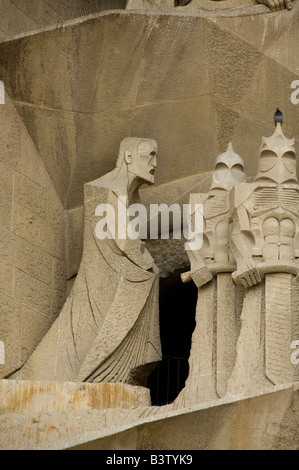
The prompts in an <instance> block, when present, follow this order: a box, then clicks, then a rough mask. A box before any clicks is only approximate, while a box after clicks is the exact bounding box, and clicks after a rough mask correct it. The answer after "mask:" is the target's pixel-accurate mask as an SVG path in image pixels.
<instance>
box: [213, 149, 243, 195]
mask: <svg viewBox="0 0 299 470" xmlns="http://www.w3.org/2000/svg"><path fill="white" fill-rule="evenodd" d="M243 181H245V173H244V162H243V159H242V158H241V157H240V155H238V154H237V153H235V152H234V150H233V147H232V144H231V143H230V144H229V145H228V148H227V151H226V152H224V153H222V154H221V155H219V156H218V157H217V159H216V166H215V170H214V172H213V176H212V185H211V188H210V190H211V189H225V190H226V191H230V190H231V189H232V188H233V187H234V186H235V185H237V184H240V183H243Z"/></svg>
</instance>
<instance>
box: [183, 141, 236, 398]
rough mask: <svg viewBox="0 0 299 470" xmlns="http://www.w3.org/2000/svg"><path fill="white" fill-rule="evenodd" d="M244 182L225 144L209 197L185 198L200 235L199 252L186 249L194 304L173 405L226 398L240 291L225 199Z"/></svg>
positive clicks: (234, 344) (192, 196) (226, 200)
mask: <svg viewBox="0 0 299 470" xmlns="http://www.w3.org/2000/svg"><path fill="white" fill-rule="evenodd" d="M244 180H245V174H244V162H243V160H242V158H241V157H240V156H239V155H237V154H236V153H235V152H234V150H233V147H232V144H231V143H230V144H229V146H228V148H227V151H226V152H225V153H223V154H221V155H219V156H218V158H217V159H216V167H215V170H214V172H213V176H212V184H211V187H210V190H209V192H208V193H206V194H199V195H191V200H192V201H194V199H198V202H199V203H201V204H202V205H203V217H204V235H203V246H202V248H201V249H200V250H198V251H192V250H190V251H189V250H188V256H189V259H190V266H191V270H190V272H189V273H186V274H183V275H182V280H183V281H184V282H187V281H189V280H190V279H191V278H192V280H193V281H194V283H195V284H196V286H197V287H198V301H197V308H196V327H195V330H194V333H193V336H192V348H191V354H190V358H189V376H188V379H187V382H186V386H185V388H184V389H183V391H182V392H181V394H180V395H179V397H178V398H177V400H176V406H178V405H179V406H186V405H190V404H192V403H199V402H204V401H209V400H213V399H216V398H218V397H221V396H224V395H225V393H226V386H227V381H228V379H229V377H230V374H231V372H232V368H233V365H234V360H235V346H236V341H237V337H238V332H239V320H238V313H237V312H238V311H239V310H240V305H239V301H238V295H239V293H238V291H239V290H240V289H238V288H236V287H235V285H234V283H233V280H232V277H231V272H232V271H233V270H234V269H235V262H234V258H233V255H232V252H231V249H230V246H229V236H230V227H231V210H230V203H229V194H230V191H231V189H232V188H233V187H234V185H236V184H240V183H242V182H243V181H244ZM191 223H192V221H191Z"/></svg>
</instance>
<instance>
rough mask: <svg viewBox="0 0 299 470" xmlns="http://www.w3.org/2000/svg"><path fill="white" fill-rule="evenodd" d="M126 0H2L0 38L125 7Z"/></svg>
mask: <svg viewBox="0 0 299 470" xmlns="http://www.w3.org/2000/svg"><path fill="white" fill-rule="evenodd" d="M126 3H127V0H68V1H67V2H62V1H61V0H30V1H28V0H1V1H0V9H1V18H0V41H1V40H6V39H8V38H11V37H13V36H15V35H17V34H22V33H30V32H32V31H36V30H38V29H41V28H47V27H49V26H55V25H57V24H59V23H62V22H63V21H66V20H69V19H72V18H78V17H80V16H83V15H89V14H91V13H97V12H99V11H102V10H112V9H118V8H119V9H121V8H125V6H126Z"/></svg>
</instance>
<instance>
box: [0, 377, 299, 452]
mask: <svg viewBox="0 0 299 470" xmlns="http://www.w3.org/2000/svg"><path fill="white" fill-rule="evenodd" d="M298 393H299V391H298V383H297V384H294V385H286V386H284V387H274V388H272V390H271V391H269V390H267V389H263V390H261V395H259V396H250V395H249V396H248V395H238V396H235V397H231V398H230V399H221V400H217V402H209V403H207V404H205V405H197V406H193V407H189V408H185V409H181V410H173V409H172V407H171V405H168V406H164V407H152V406H151V407H146V406H143V407H135V408H134V409H118V410H117V411H116V410H113V409H106V410H74V411H70V412H68V414H67V420H66V415H65V412H59V411H58V412H52V413H44V414H40V413H37V412H35V413H34V412H32V413H30V412H28V413H24V414H22V415H21V414H6V415H1V416H0V430H1V433H0V448H1V449H11V450H21V449H33V450H36V449H42V450H44V449H45V450H46V449H49V450H51V449H54V450H56V449H76V450H157V449H159V450H218V449H219V450H286V449H288V450H298V447H299V442H298V413H299V408H298V406H299V397H298ZM99 427H100V430H99Z"/></svg>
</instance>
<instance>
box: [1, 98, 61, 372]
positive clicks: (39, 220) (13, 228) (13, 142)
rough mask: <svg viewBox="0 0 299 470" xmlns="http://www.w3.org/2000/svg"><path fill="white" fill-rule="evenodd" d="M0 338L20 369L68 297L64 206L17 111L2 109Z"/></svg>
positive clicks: (9, 106) (8, 366)
mask: <svg viewBox="0 0 299 470" xmlns="http://www.w3.org/2000/svg"><path fill="white" fill-rule="evenodd" d="M0 118H1V122H2V125H1V129H0V143H1V149H2V151H1V155H0V180H1V189H0V196H1V197H0V220H1V228H0V280H1V285H0V299H1V300H0V340H1V341H3V343H4V347H5V365H0V377H5V376H6V375H8V374H9V373H11V372H13V371H14V370H16V369H18V368H19V367H20V366H21V365H22V364H24V362H25V361H26V360H27V359H28V357H29V356H30V354H31V353H32V352H33V351H34V349H35V348H36V346H37V344H38V343H39V342H40V341H41V339H42V338H43V336H44V335H45V333H46V332H47V330H48V329H49V327H50V326H51V324H52V323H53V321H54V319H55V318H56V316H57V314H58V313H59V311H60V309H61V307H62V306H63V303H64V300H65V296H66V272H65V264H64V243H63V226H62V220H63V218H62V217H63V208H62V205H61V203H60V201H59V199H58V197H57V194H56V191H55V189H54V187H53V184H52V182H51V180H50V178H49V175H48V174H47V171H46V169H45V167H44V165H43V162H42V161H41V159H40V157H39V154H38V152H37V151H36V149H35V147H34V144H33V143H32V140H31V139H30V137H29V135H28V132H27V130H26V128H25V127H24V125H23V123H22V121H21V119H20V117H19V115H18V113H17V112H16V110H15V107H14V105H13V103H12V101H11V99H10V98H9V96H6V100H5V105H1V106H0Z"/></svg>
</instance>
